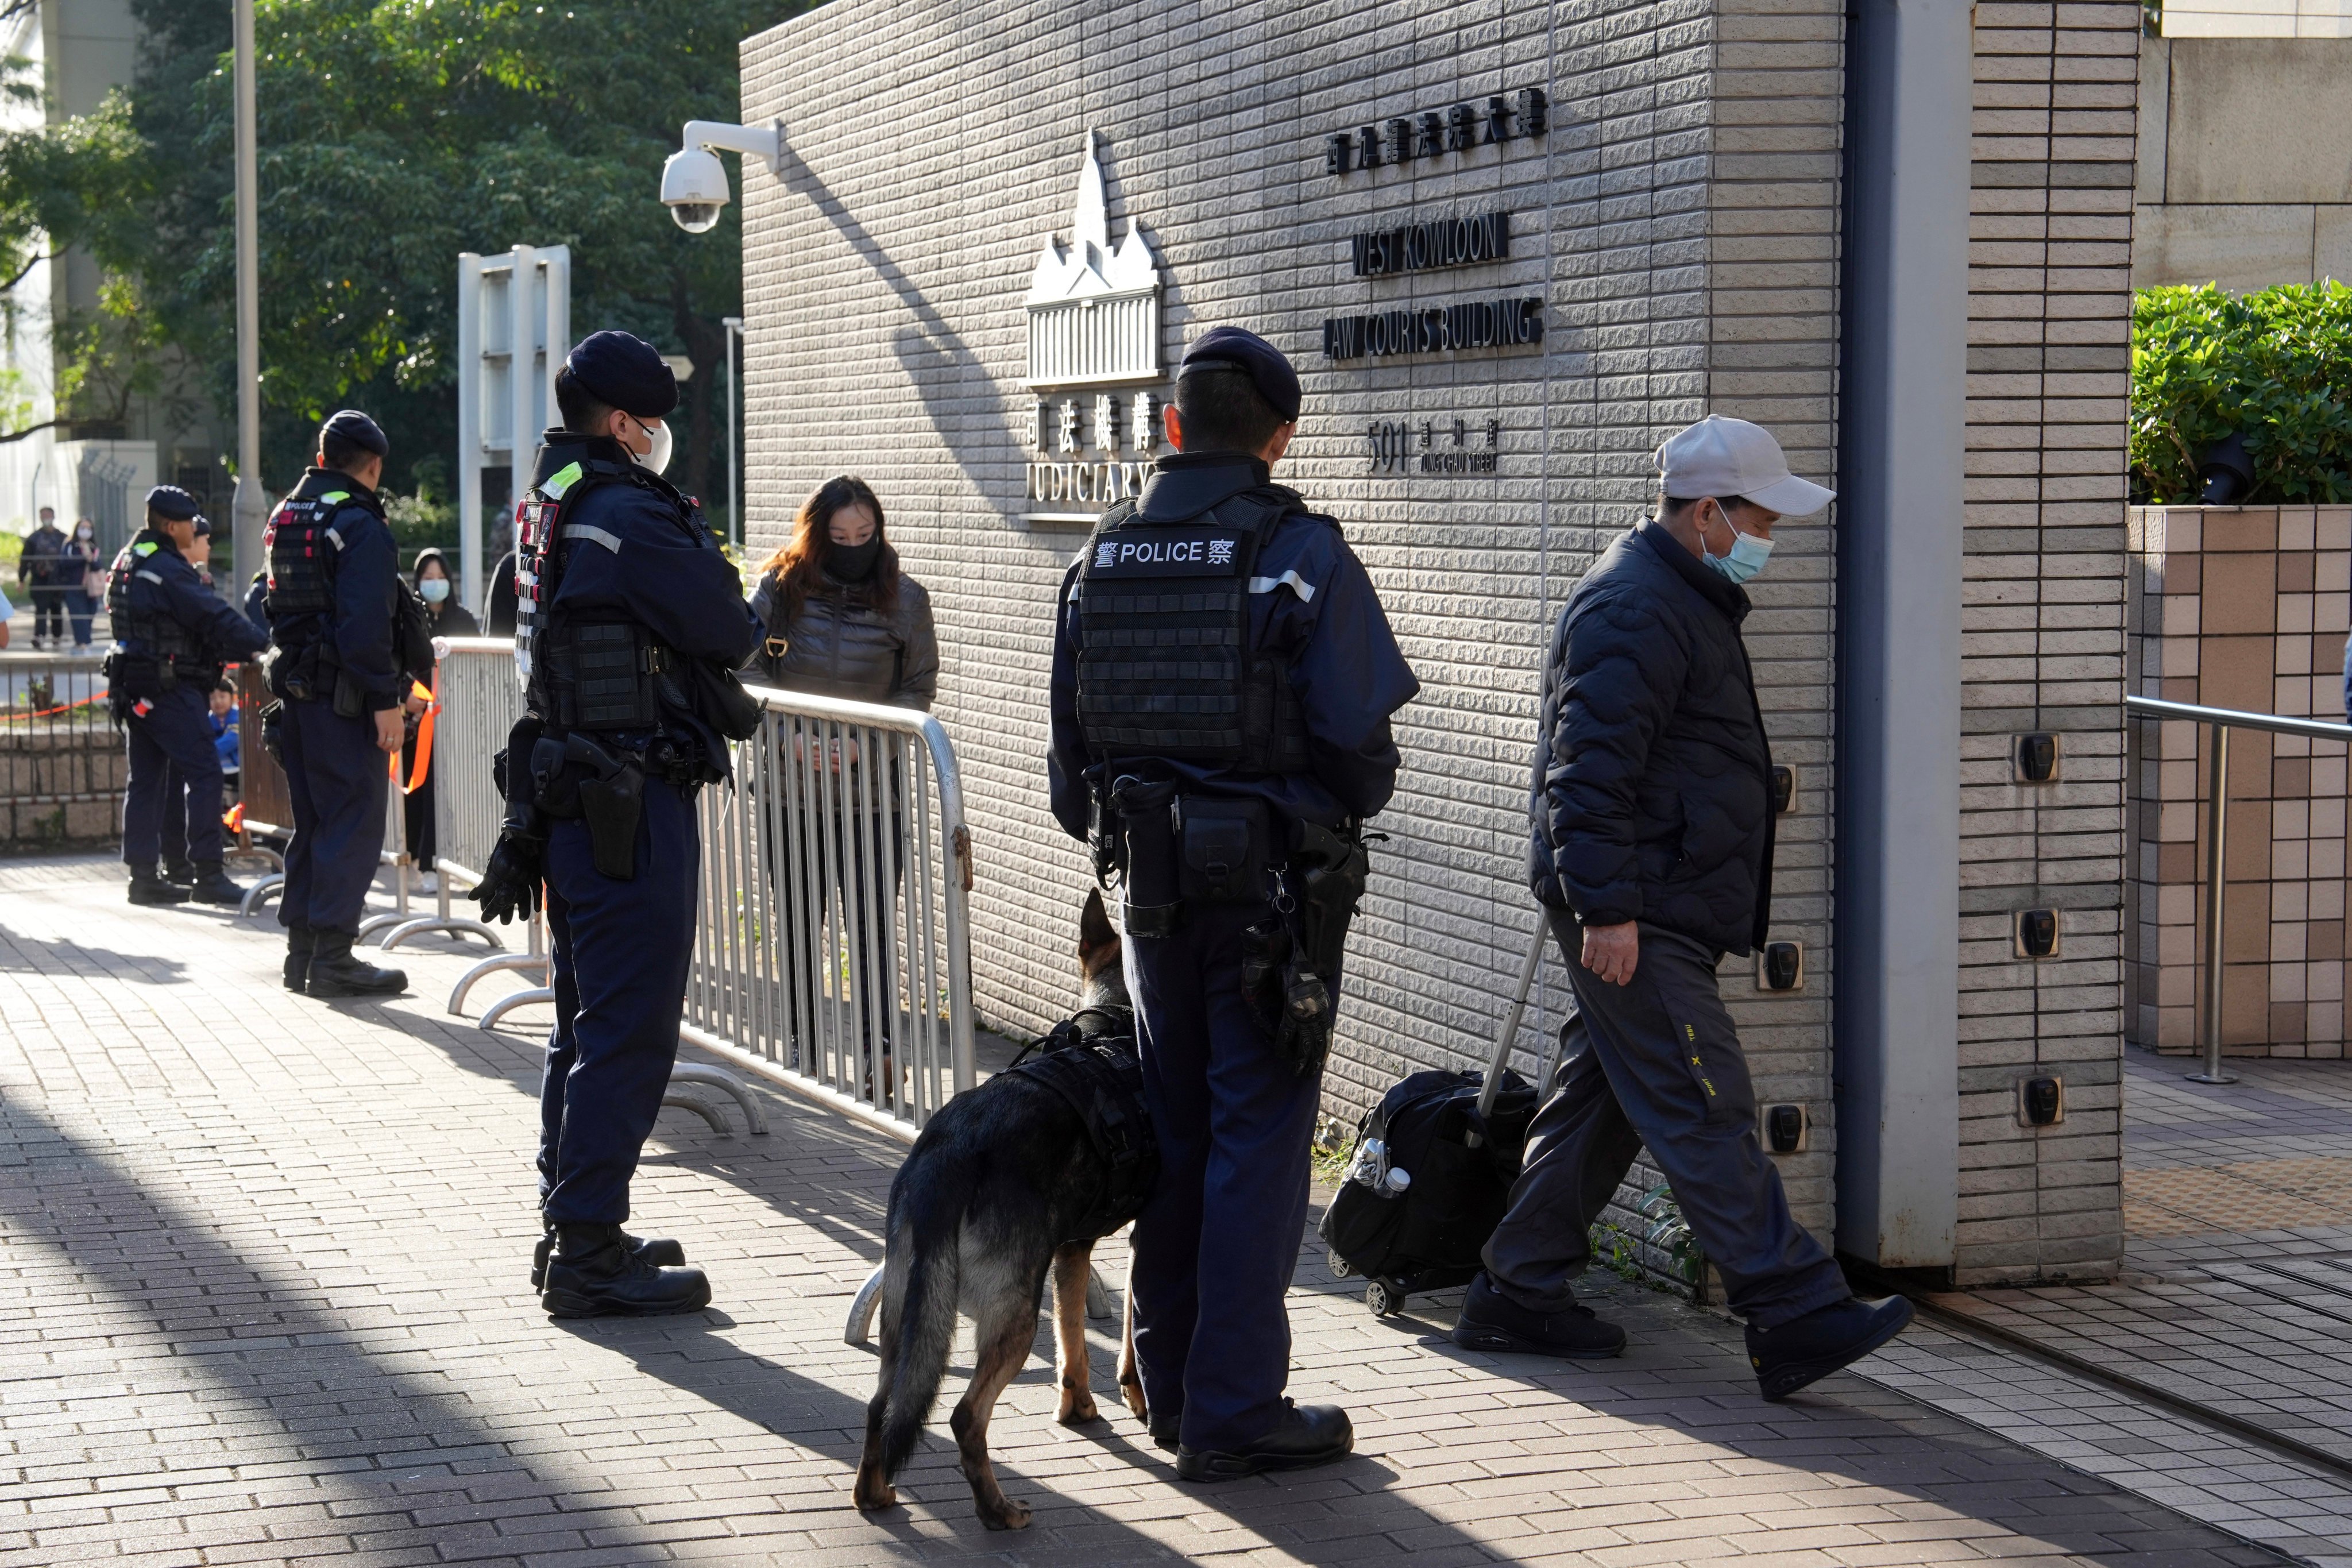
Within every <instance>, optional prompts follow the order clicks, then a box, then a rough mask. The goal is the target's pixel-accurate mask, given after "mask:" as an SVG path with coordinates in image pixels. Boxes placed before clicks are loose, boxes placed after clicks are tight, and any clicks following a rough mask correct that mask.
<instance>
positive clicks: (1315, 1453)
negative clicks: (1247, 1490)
mask: <svg viewBox="0 0 2352 1568" xmlns="http://www.w3.org/2000/svg"><path fill="white" fill-rule="evenodd" d="M1355 1446H1356V1429H1355V1427H1354V1426H1353V1425H1351V1424H1350V1423H1349V1420H1348V1413H1347V1412H1346V1411H1344V1410H1342V1409H1340V1408H1339V1406H1338V1405H1293V1404H1291V1403H1290V1402H1289V1401H1287V1400H1285V1401H1284V1402H1283V1412H1282V1419H1281V1420H1279V1421H1277V1422H1276V1423H1275V1424H1274V1430H1273V1431H1271V1432H1268V1433H1267V1434H1266V1435H1265V1436H1263V1437H1260V1438H1259V1439H1258V1440H1257V1441H1256V1442H1255V1443H1252V1444H1250V1445H1249V1446H1248V1447H1245V1448H1239V1449H1235V1450H1234V1451H1233V1452H1230V1453H1221V1452H1219V1451H1217V1450H1215V1449H1206V1450H1199V1451H1196V1450H1194V1449H1192V1448H1181V1449H1179V1450H1178V1451H1177V1454H1176V1474H1177V1476H1178V1477H1179V1478H1180V1479H1183V1480H1188V1481H1231V1480H1238V1479H1241V1478H1242V1477H1244V1476H1254V1475H1256V1474H1257V1473H1258V1472H1259V1471H1260V1470H1303V1469H1306V1468H1307V1467H1308V1466H1310V1465H1328V1464H1329V1463H1331V1462H1332V1461H1333V1460H1334V1459H1344V1458H1347V1457H1348V1451H1349V1449H1351V1448H1353V1447H1355Z"/></svg>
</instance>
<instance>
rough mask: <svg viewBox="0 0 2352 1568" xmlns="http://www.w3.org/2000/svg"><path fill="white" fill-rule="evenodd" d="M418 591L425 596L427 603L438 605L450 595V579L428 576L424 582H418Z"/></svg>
mask: <svg viewBox="0 0 2352 1568" xmlns="http://www.w3.org/2000/svg"><path fill="white" fill-rule="evenodd" d="M416 592H417V593H418V594H419V595H422V596H423V598H424V600H425V603H426V604H428V605H437V604H439V603H440V602H441V601H442V600H444V599H446V598H447V597H448V596H449V579H448V578H446V577H427V578H426V579H425V581H424V582H422V583H419V584H416Z"/></svg>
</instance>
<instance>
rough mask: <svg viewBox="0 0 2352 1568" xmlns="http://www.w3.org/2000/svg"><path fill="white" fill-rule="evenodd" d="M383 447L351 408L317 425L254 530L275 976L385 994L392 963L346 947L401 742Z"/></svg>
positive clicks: (371, 866) (400, 985)
mask: <svg viewBox="0 0 2352 1568" xmlns="http://www.w3.org/2000/svg"><path fill="white" fill-rule="evenodd" d="M391 449H392V445H391V443H390V442H388V441H386V440H385V439H384V435H383V431H382V430H381V429H379V428H377V426H376V422H375V421H374V420H373V419H371V418H369V417H368V416H366V415H364V414H362V413H360V412H359V411H358V410H356V409H351V408H346V409H343V410H341V411H340V412H338V413H336V414H334V415H332V416H329V418H328V420H327V422H326V423H325V424H324V425H322V426H320V429H319V453H318V461H317V466H316V467H314V468H311V469H310V471H309V472H308V473H306V474H304V475H303V476H302V481H301V483H299V484H298V485H296V486H295V487H294V489H292V490H291V491H290V492H289V494H288V495H287V497H286V499H285V500H282V501H280V502H279V503H278V510H276V511H275V512H274V513H272V514H271V516H270V519H269V528H268V533H267V535H266V538H267V540H268V549H269V587H268V592H267V594H266V595H264V599H263V602H264V606H265V608H266V609H267V610H268V616H269V626H270V634H271V641H272V643H273V644H274V645H275V649H276V651H275V652H274V653H273V654H272V655H271V657H270V663H269V689H270V690H271V691H273V692H275V693H276V694H277V696H278V699H279V700H280V702H281V703H282V704H283V706H282V708H281V709H280V711H279V713H278V721H277V724H276V725H275V726H274V728H275V730H276V731H277V734H278V747H279V750H280V752H281V754H282V758H283V761H284V763H285V767H286V785H287V793H288V795H289V796H290V797H291V798H292V801H293V806H294V837H293V841H292V842H291V843H290V844H289V845H288V846H287V849H286V884H285V891H284V893H283V895H282V898H283V901H282V902H281V903H280V904H279V906H278V923H279V924H281V925H283V926H284V927H285V928H286V988H287V989H288V990H289V991H300V992H306V993H308V994H310V995H312V996H320V997H334V996H383V995H393V994H398V993H399V992H402V991H404V990H406V989H407V988H408V977H407V976H406V975H405V974H404V973H401V972H400V971H399V970H396V969H379V968H377V967H376V966H375V965H373V964H372V963H367V962H366V961H365V960H364V959H361V958H356V957H354V956H352V942H353V941H354V940H355V939H356V938H357V937H358V935H359V926H360V916H361V912H362V910H363V909H364V908H365V907H366V904H367V893H368V888H369V886H370V884H372V883H373V881H374V880H375V875H376V870H377V868H378V867H379V865H380V864H381V863H382V857H383V813H384V792H385V785H386V783H387V779H388V773H387V769H388V766H389V764H388V763H387V762H386V760H385V753H386V752H395V753H396V752H398V751H399V750H400V742H401V735H402V730H403V724H402V710H403V708H404V706H405V707H406V708H408V709H409V710H412V711H417V710H422V709H423V707H424V704H423V703H422V702H420V701H417V700H414V699H407V700H405V701H404V690H405V688H406V686H407V679H406V677H405V676H404V673H403V671H402V669H401V664H400V658H399V653H398V647H397V644H398V626H399V607H400V593H401V583H400V566H399V562H398V559H397V552H396V551H395V549H394V544H393V538H392V530H391V529H390V528H389V527H387V526H386V525H385V523H384V520H383V502H382V501H380V500H377V499H376V494H375V487H376V484H377V482H378V480H380V479H382V478H383V459H384V455H385V454H386V453H387V452H389V451H390V450H391Z"/></svg>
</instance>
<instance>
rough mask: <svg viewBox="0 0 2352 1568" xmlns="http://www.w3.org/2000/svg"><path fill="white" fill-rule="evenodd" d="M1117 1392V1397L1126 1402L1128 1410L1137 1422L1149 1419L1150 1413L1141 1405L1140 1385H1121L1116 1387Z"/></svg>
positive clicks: (1141, 1393) (1141, 1391) (1141, 1390)
mask: <svg viewBox="0 0 2352 1568" xmlns="http://www.w3.org/2000/svg"><path fill="white" fill-rule="evenodd" d="M1118 1392H1119V1396H1120V1397H1121V1398H1122V1399H1125V1400H1126V1401H1127V1407H1128V1409H1129V1411H1131V1412H1132V1413H1133V1414H1134V1415H1135V1418H1136V1419H1137V1420H1138V1421H1149V1420H1150V1419H1151V1412H1150V1409H1149V1408H1148V1407H1147V1406H1146V1405H1144V1403H1143V1384H1140V1383H1122V1384H1119V1385H1118Z"/></svg>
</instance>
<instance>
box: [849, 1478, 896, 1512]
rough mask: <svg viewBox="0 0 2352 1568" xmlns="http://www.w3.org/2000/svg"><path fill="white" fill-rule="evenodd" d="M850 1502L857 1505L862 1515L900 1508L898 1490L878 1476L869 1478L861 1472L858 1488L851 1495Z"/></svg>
mask: <svg viewBox="0 0 2352 1568" xmlns="http://www.w3.org/2000/svg"><path fill="white" fill-rule="evenodd" d="M850 1500H851V1501H853V1502H855V1503H856V1505H857V1511H858V1512H860V1513H877V1512H879V1511H880V1510H883V1509H886V1508H896V1507H898V1488H897V1487H894V1486H892V1485H891V1484H890V1483H889V1482H887V1481H886V1480H883V1479H881V1478H880V1477H878V1476H876V1477H868V1476H867V1475H866V1474H865V1473H864V1472H863V1471H861V1472H859V1474H858V1477H857V1488H856V1490H855V1491H853V1492H851V1493H850Z"/></svg>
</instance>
